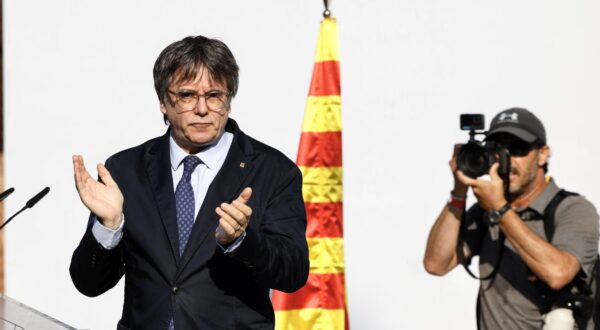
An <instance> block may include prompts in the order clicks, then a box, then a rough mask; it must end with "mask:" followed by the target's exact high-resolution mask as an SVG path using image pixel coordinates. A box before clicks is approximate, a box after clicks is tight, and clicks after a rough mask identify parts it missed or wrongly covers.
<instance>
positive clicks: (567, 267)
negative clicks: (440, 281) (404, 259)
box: [424, 108, 598, 329]
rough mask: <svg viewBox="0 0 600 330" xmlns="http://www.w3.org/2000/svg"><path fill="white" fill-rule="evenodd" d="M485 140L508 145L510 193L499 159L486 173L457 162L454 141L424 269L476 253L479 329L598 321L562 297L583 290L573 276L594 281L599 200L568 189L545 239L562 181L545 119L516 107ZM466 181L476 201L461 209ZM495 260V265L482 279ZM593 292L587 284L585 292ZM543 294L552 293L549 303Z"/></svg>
mask: <svg viewBox="0 0 600 330" xmlns="http://www.w3.org/2000/svg"><path fill="white" fill-rule="evenodd" d="M485 141H486V143H489V142H494V143H497V144H499V145H501V146H504V147H505V148H507V149H508V151H509V152H510V155H511V157H510V174H509V186H508V193H507V195H506V196H505V193H504V191H505V188H504V182H503V180H502V178H501V177H500V176H499V174H498V166H499V165H498V163H497V162H496V163H494V164H493V165H492V166H491V167H490V170H489V176H490V180H489V181H488V180H483V179H474V178H470V177H468V176H466V175H465V174H464V173H463V172H461V171H460V170H458V167H457V154H458V153H459V150H460V147H461V146H460V145H457V146H455V148H454V155H453V157H452V159H451V160H450V169H451V170H452V174H453V176H454V189H453V190H452V191H451V195H450V200H449V201H448V203H447V204H446V205H445V206H444V208H443V210H442V212H441V214H440V215H439V217H438V218H437V220H436V221H435V223H434V224H433V227H432V228H431V231H430V233H429V239H428V241H427V249H426V251H425V258H424V265H425V269H426V270H427V272H429V273H431V274H434V275H439V276H441V275H445V274H446V273H448V272H449V271H450V270H452V269H453V268H454V267H456V265H458V264H459V263H460V262H462V263H463V264H464V265H469V264H470V261H471V258H472V257H473V256H475V255H478V256H479V274H480V276H481V277H482V279H481V281H480V289H479V295H478V300H477V323H478V328H479V329H559V328H557V327H556V326H557V325H558V324H559V323H561V322H566V324H570V329H573V328H575V329H593V326H594V325H593V320H592V319H591V318H590V319H589V320H588V319H582V317H581V316H580V315H579V313H578V312H575V313H574V316H571V315H573V313H572V311H571V310H569V309H564V308H559V307H564V306H560V303H559V302H561V301H564V300H565V299H567V298H566V297H567V295H568V294H580V296H581V295H584V294H583V293H581V292H578V291H580V290H581V289H579V287H578V286H576V285H574V283H587V284H588V286H589V285H590V283H591V287H595V281H592V278H593V276H595V275H594V274H595V273H593V271H594V264H595V262H596V259H597V256H598V252H597V251H598V214H597V213H596V210H595V208H594V206H593V205H592V204H591V203H590V202H588V201H587V200H586V199H585V198H583V197H581V196H579V195H570V196H567V197H565V198H564V199H563V200H562V201H561V202H560V203H559V204H558V206H557V207H556V209H555V212H554V222H553V224H554V232H553V235H552V239H551V242H548V241H547V240H546V235H545V228H544V217H545V216H547V215H544V210H546V207H547V206H548V204H549V203H550V201H551V200H552V199H553V198H554V197H555V195H557V193H558V192H559V190H560V188H558V186H557V185H556V183H555V182H554V180H553V179H551V178H550V177H546V176H545V174H546V171H547V168H548V159H549V158H550V148H549V146H548V145H547V144H546V133H545V130H544V126H543V125H542V123H541V122H540V120H539V119H538V118H537V117H536V116H535V115H534V114H532V113H531V112H529V111H527V110H526V109H522V108H511V109H508V110H505V111H502V112H501V113H499V114H497V115H496V116H495V117H494V119H493V120H492V123H491V125H490V130H489V132H487V137H486V140H485ZM469 187H471V189H472V190H473V193H474V195H475V197H476V198H477V203H475V204H474V205H473V206H472V207H470V208H469V210H468V211H466V214H464V213H465V201H466V197H467V190H468V188H469ZM463 216H464V219H463ZM461 219H463V220H462V221H464V224H463V225H462V228H463V229H462V233H461ZM459 233H460V234H461V235H460V238H459ZM500 244H502V247H501V246H500ZM457 246H460V247H461V249H462V251H464V253H462V254H464V256H463V257H464V258H461V257H460V256H459V254H458V253H457V250H458V249H457ZM498 260H499V262H498ZM494 267H497V268H498V269H497V273H495V274H493V276H491V278H489V279H483V278H484V277H486V275H490V274H492V272H493V271H494ZM559 290H561V291H559ZM594 295H595V293H589V292H588V293H587V294H586V297H587V298H589V299H591V298H593V297H594ZM549 297H553V298H549ZM590 297H591V298H590ZM544 299H553V300H552V302H551V303H550V306H546V305H545V304H547V301H545V300H544ZM590 308H592V307H590ZM557 311H561V312H567V313H566V314H564V313H562V314H559V313H557ZM565 315H566V316H567V317H566V318H563V316H565ZM573 323H576V324H579V325H580V326H579V327H578V326H577V325H573Z"/></svg>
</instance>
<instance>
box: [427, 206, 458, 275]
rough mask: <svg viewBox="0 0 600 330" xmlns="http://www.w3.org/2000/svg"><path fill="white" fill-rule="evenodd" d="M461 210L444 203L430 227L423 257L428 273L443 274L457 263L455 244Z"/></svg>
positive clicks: (456, 242)
mask: <svg viewBox="0 0 600 330" xmlns="http://www.w3.org/2000/svg"><path fill="white" fill-rule="evenodd" d="M463 212H464V211H463V210H461V209H457V208H454V207H451V206H449V205H448V204H446V206H444V209H443V210H442V212H441V214H440V216H439V217H438V218H437V220H436V221H435V223H434V224H433V226H432V227H431V231H430V232H429V238H428V239H427V248H426V250H425V257H424V258H423V265H424V266H425V270H426V271H427V272H428V273H430V274H432V275H438V276H441V275H445V274H447V273H448V272H449V271H451V270H452V269H453V268H454V267H456V265H457V264H458V257H457V255H456V245H457V244H458V233H459V231H460V219H461V217H462V213H463Z"/></svg>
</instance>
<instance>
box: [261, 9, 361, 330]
mask: <svg viewBox="0 0 600 330" xmlns="http://www.w3.org/2000/svg"><path fill="white" fill-rule="evenodd" d="M341 104H342V103H341V90H340V64H339V47H338V31H337V25H336V21H335V19H334V18H330V17H327V18H325V19H324V20H323V21H322V22H321V31H320V33H319V41H318V43H317V52H316V56H315V64H314V68H313V76H312V81H311V84H310V91H309V94H308V101H307V102H306V110H305V113H304V123H303V125H302V135H301V138H300V147H299V148H298V159H297V161H296V162H297V164H298V166H299V167H300V170H301V171H302V176H303V180H304V181H303V186H302V194H303V196H304V203H305V206H306V213H307V218H308V227H307V229H306V239H307V241H308V248H309V254H310V274H309V277H308V282H307V283H306V285H305V286H304V287H303V288H302V289H300V290H298V291H297V292H295V293H291V294H286V293H283V292H279V291H274V292H273V297H272V301H273V306H274V308H275V329H277V330H284V329H285V330H292V329H294V330H296V329H298V330H300V329H317V330H318V329H327V330H329V329H334V330H335V329H339V330H344V329H348V328H349V326H348V316H347V309H346V299H345V291H346V290H345V283H344V239H343V223H342V116H341Z"/></svg>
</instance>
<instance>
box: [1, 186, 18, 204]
mask: <svg viewBox="0 0 600 330" xmlns="http://www.w3.org/2000/svg"><path fill="white" fill-rule="evenodd" d="M13 191H15V188H12V187H11V188H8V189H6V190H5V191H3V192H2V193H1V194H0V202H2V201H3V200H4V199H5V198H6V197H8V196H9V195H10V194H12V193H13Z"/></svg>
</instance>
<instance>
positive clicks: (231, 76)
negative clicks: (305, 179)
mask: <svg viewBox="0 0 600 330" xmlns="http://www.w3.org/2000/svg"><path fill="white" fill-rule="evenodd" d="M154 84H155V89H156V92H157V94H158V98H159V101H160V110H161V112H162V113H163V116H164V119H165V122H168V123H169V128H168V130H167V132H166V134H165V135H163V136H162V137H157V138H154V139H152V140H149V141H147V142H145V143H143V144H141V145H140V146H137V147H134V148H131V149H127V150H124V151H121V152H119V153H117V154H115V155H113V156H111V157H110V158H109V159H108V160H107V161H106V165H105V166H104V165H102V164H99V165H98V166H97V170H98V174H99V177H100V180H99V181H96V180H94V179H93V178H92V177H91V176H90V174H89V173H88V171H87V170H86V168H85V166H84V163H83V157H82V156H80V155H76V156H73V166H74V172H75V183H76V186H77V190H78V193H79V196H80V198H81V200H82V202H83V204H84V205H85V206H86V207H87V208H88V209H89V210H90V211H91V215H90V219H89V223H88V226H87V230H86V232H85V234H84V236H83V239H82V240H81V243H80V244H79V246H78V247H77V248H76V250H75V252H74V253H73V258H72V260H71V267H70V273H71V278H72V280H73V283H74V284H75V286H76V287H77V289H78V290H79V291H80V292H82V293H83V294H85V295H88V296H97V295H100V294H102V293H104V292H106V291H107V290H109V289H110V288H112V287H113V286H115V285H116V284H117V282H118V281H119V280H120V278H121V277H122V276H123V275H125V298H124V304H123V314H122V318H121V320H120V321H119V323H118V326H117V329H164V330H167V329H178V330H184V329H185V330H187V329H272V328H273V327H274V313H273V307H272V305H271V302H270V299H269V289H270V288H273V289H277V290H282V291H286V292H292V291H295V290H297V289H299V288H300V287H302V286H303V285H304V283H305V282H306V280H307V277H308V267H309V261H308V247H307V243H306V238H305V229H306V214H305V209H304V202H303V199H302V187H301V185H302V175H301V173H300V171H299V169H298V168H297V167H296V165H295V164H294V163H293V162H292V161H290V160H289V159H288V158H286V157H285V156H284V155H283V154H281V153H280V152H279V151H277V150H275V149H273V148H271V147H269V146H267V145H265V144H263V143H260V142H258V141H256V140H254V139H253V138H251V137H249V136H247V135H245V134H244V133H243V132H242V131H241V130H240V129H239V127H238V125H237V124H236V122H235V121H234V120H232V119H230V118H228V117H229V112H230V111H231V107H230V104H231V100H232V98H233V97H234V96H235V94H236V92H237V86H238V66H237V64H236V61H235V59H234V57H233V55H232V54H231V52H230V50H229V49H228V47H227V46H226V45H225V44H224V43H222V42H220V41H218V40H214V39H207V38H205V37H202V36H197V37H187V38H185V39H183V40H181V41H178V42H175V43H173V44H171V45H169V46H168V47H167V48H165V50H163V51H162V53H161V54H160V55H159V57H158V59H157V61H156V64H155V66H154Z"/></svg>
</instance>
